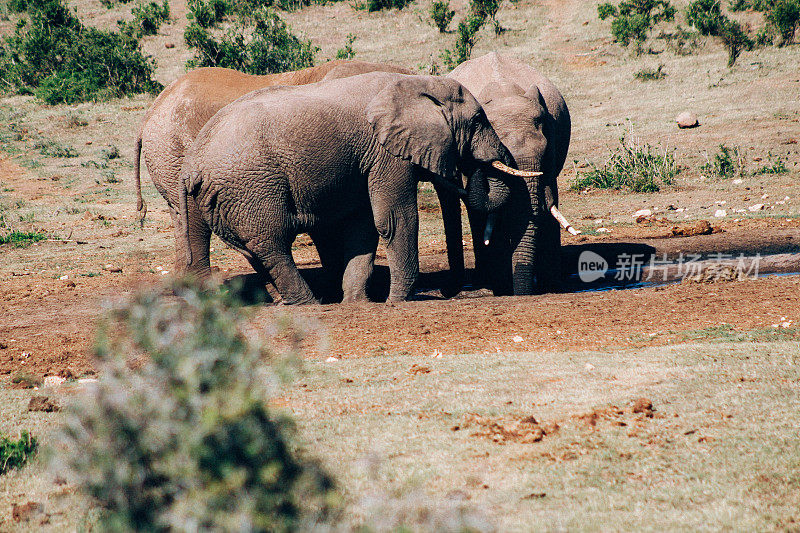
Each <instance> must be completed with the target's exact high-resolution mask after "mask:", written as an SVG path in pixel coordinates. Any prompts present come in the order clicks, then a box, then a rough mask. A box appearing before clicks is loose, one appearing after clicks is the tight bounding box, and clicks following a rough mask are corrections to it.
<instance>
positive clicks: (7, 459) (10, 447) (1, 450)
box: [0, 431, 38, 476]
mask: <svg viewBox="0 0 800 533" xmlns="http://www.w3.org/2000/svg"><path fill="white" fill-rule="evenodd" d="M37 447H38V443H37V442H36V438H35V437H31V436H30V435H29V434H28V432H27V431H23V432H22V433H20V436H19V439H18V440H11V439H9V438H8V437H0V476H1V475H3V474H5V473H6V472H8V471H9V470H11V469H12V468H20V467H22V466H23V465H24V464H25V463H26V462H28V459H30V458H31V457H32V456H33V455H35V454H36V448H37Z"/></svg>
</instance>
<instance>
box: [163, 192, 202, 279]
mask: <svg viewBox="0 0 800 533" xmlns="http://www.w3.org/2000/svg"><path fill="white" fill-rule="evenodd" d="M186 207H187V209H188V220H187V223H188V225H189V243H190V246H191V247H192V264H191V265H188V266H187V265H186V237H185V235H184V233H183V228H182V227H181V219H180V216H179V213H178V212H177V210H175V209H173V208H172V207H171V206H170V211H169V213H170V216H171V217H172V230H173V234H174V236H175V272H176V273H180V274H190V275H193V276H196V277H198V278H200V279H208V278H209V277H211V260H210V252H211V228H209V227H208V224H206V222H205V220H203V216H202V215H201V214H200V210H199V209H198V207H197V202H195V200H194V198H188V199H187V202H186Z"/></svg>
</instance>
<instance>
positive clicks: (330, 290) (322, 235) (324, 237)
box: [308, 227, 345, 302]
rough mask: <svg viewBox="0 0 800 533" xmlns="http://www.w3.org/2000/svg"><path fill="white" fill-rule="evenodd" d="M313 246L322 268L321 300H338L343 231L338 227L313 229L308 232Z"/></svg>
mask: <svg viewBox="0 0 800 533" xmlns="http://www.w3.org/2000/svg"><path fill="white" fill-rule="evenodd" d="M308 234H309V236H310V237H311V240H312V241H314V246H315V247H316V249H317V254H319V260H320V263H322V270H323V286H324V294H322V295H321V298H322V301H323V302H338V301H340V300H341V299H342V293H341V291H340V290H339V287H340V286H341V281H342V275H343V273H344V264H343V262H342V245H343V238H344V235H345V234H344V233H343V232H341V231H339V228H338V227H336V228H334V229H332V230H331V229H328V228H326V229H314V230H313V231H309V232H308Z"/></svg>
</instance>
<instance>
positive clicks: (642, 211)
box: [633, 209, 653, 218]
mask: <svg viewBox="0 0 800 533" xmlns="http://www.w3.org/2000/svg"><path fill="white" fill-rule="evenodd" d="M652 214H653V212H652V211H650V210H649V209H639V210H638V211H636V212H635V213H634V214H633V218H638V217H649V216H650V215H652Z"/></svg>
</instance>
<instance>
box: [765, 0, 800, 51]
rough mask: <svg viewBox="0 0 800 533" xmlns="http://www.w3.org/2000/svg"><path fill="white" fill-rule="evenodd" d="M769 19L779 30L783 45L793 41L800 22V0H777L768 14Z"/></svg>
mask: <svg viewBox="0 0 800 533" xmlns="http://www.w3.org/2000/svg"><path fill="white" fill-rule="evenodd" d="M767 21H768V22H769V23H770V24H772V25H774V26H775V28H776V29H777V30H778V33H779V34H780V36H781V42H780V44H781V46H784V45H787V44H789V43H791V42H793V41H794V35H795V32H796V31H797V26H798V24H800V0H777V1H776V2H775V4H774V6H773V7H772V9H771V10H770V12H769V13H768V14H767Z"/></svg>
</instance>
